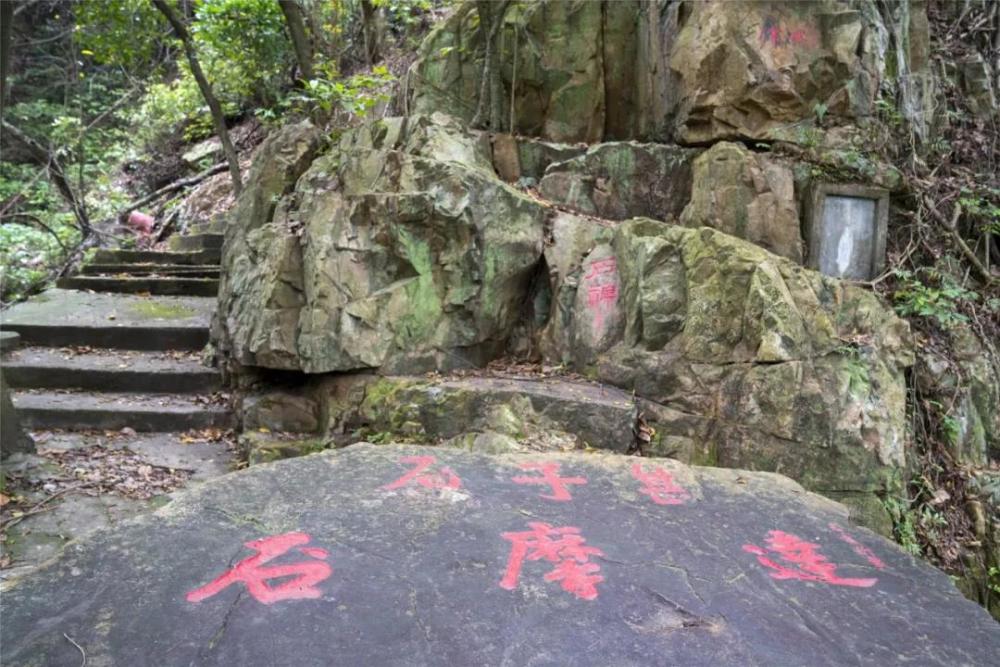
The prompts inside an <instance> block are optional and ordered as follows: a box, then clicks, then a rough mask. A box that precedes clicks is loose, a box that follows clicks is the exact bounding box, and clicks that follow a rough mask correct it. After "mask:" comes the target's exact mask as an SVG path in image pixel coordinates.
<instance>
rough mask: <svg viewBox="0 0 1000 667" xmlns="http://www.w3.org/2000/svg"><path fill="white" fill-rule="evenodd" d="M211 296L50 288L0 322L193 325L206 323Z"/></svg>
mask: <svg viewBox="0 0 1000 667" xmlns="http://www.w3.org/2000/svg"><path fill="white" fill-rule="evenodd" d="M214 310H215V299H214V298H213V297H192V296H180V297H170V296H157V297H147V296H138V295H128V294H103V293H95V292H86V291H80V290H64V289H50V290H46V291H45V292H42V293H41V294H39V295H38V296H36V297H34V298H32V299H29V300H28V301H25V302H24V303H19V304H17V305H16V306H13V307H12V308H9V309H7V310H5V311H4V312H3V315H2V317H0V320H2V323H3V325H31V326H45V325H47V326H72V327H138V328H144V329H145V328H155V327H167V328H179V327H192V328H196V329H201V328H205V327H207V326H208V324H209V321H210V320H211V317H212V312H213V311H214Z"/></svg>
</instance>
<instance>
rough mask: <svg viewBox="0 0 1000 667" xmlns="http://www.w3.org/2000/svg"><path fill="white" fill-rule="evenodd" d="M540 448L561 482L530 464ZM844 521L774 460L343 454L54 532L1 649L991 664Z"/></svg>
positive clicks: (980, 616)
mask: <svg viewBox="0 0 1000 667" xmlns="http://www.w3.org/2000/svg"><path fill="white" fill-rule="evenodd" d="M545 462H547V463H549V464H556V465H558V466H559V469H558V474H559V475H561V476H562V477H563V478H571V479H569V480H564V481H565V490H564V491H560V490H559V488H558V487H554V486H550V485H548V484H544V483H539V481H540V480H541V479H542V476H543V473H542V471H541V470H539V469H537V468H531V466H530V465H528V464H539V463H545ZM554 470H555V469H554V468H552V469H550V471H552V474H555V472H554ZM561 497H565V498H566V499H565V500H559V499H557V498H561ZM845 519H846V516H845V513H844V510H843V508H841V507H840V506H839V505H836V504H834V503H831V502H830V501H827V500H825V499H823V498H821V497H819V496H815V495H812V494H809V493H806V492H804V491H803V490H802V489H801V488H800V487H799V486H798V485H796V484H795V483H793V482H791V481H790V480H788V479H786V478H783V477H781V476H778V475H773V474H764V473H749V472H744V471H734V470H721V469H706V468H689V467H686V466H683V465H681V464H678V463H676V462H670V461H651V460H648V459H637V458H624V457H604V456H596V455H589V456H588V455H556V454H548V455H545V456H542V457H540V456H527V457H525V456H501V457H491V456H483V455H475V454H468V453H463V452H459V451H455V450H444V449H440V448H436V449H428V448H419V447H397V446H388V447H375V446H370V445H358V446H354V447H351V448H348V449H347V450H341V451H338V452H334V453H327V454H321V455H315V456H309V457H304V458H299V459H294V460H291V461H286V462H281V463H277V464H272V465H268V466H259V467H256V468H254V469H252V470H250V471H248V472H242V473H236V474H232V475H228V476H225V477H223V478H219V479H217V480H214V481H211V482H208V483H206V484H204V485H202V486H201V487H199V488H198V489H196V490H194V491H192V492H190V493H188V494H186V495H185V496H183V497H182V498H180V499H178V500H177V501H175V502H173V503H171V504H170V505H168V506H167V507H165V508H164V509H163V510H161V511H159V512H158V513H156V514H155V515H152V516H147V517H143V518H140V519H138V520H135V521H133V522H130V523H127V524H125V525H123V526H122V527H120V528H118V529H115V530H110V531H106V532H103V533H100V534H99V535H98V536H97V537H96V538H95V539H93V540H91V541H88V542H86V543H82V544H75V545H71V546H70V547H69V548H68V549H67V551H66V553H65V554H64V556H63V557H62V558H60V559H59V560H57V561H55V562H54V563H52V564H50V565H49V566H47V567H45V568H43V569H42V570H40V571H38V572H36V573H35V574H32V575H30V576H28V577H25V578H23V579H21V580H19V581H18V582H16V583H15V585H14V586H13V587H12V588H11V589H10V590H8V591H6V592H5V594H4V643H3V646H2V649H0V650H2V659H3V662H4V664H8V665H52V664H77V662H78V661H79V659H80V657H79V651H78V650H77V649H76V648H75V647H74V646H73V645H72V644H71V643H70V642H69V641H67V639H66V637H67V636H68V637H70V638H72V640H73V641H74V642H76V643H77V644H78V645H79V646H81V647H82V648H83V649H84V650H85V651H86V653H87V656H88V663H89V664H101V665H145V664H157V665H190V664H198V665H215V664H217V665H231V664H241V665H273V664H297V665H325V664H330V662H331V661H335V662H338V663H344V664H378V665H440V664H443V663H447V664H489V665H498V664H518V665H521V664H534V665H556V664H576V665H608V664H625V665H649V664H677V665H691V664H706V663H710V664H716V665H747V664H769V665H776V664H782V665H785V664H796V665H798V664H810V665H843V664H857V665H884V664H896V663H899V662H914V663H919V664H922V665H948V666H949V667H950V666H952V665H958V664H966V665H986V664H991V662H993V661H994V660H995V658H996V656H997V655H998V654H1000V626H997V625H996V623H995V622H994V621H993V620H992V619H991V618H990V617H989V615H988V614H987V613H986V611H985V610H983V609H982V608H980V607H977V606H976V605H975V604H973V603H971V602H969V601H967V600H965V599H963V598H962V597H961V595H960V594H959V593H958V591H957V590H956V589H955V588H954V586H953V585H952V584H951V582H950V581H949V580H948V578H947V577H946V576H945V575H944V574H942V573H940V572H938V571H936V570H934V569H933V568H931V567H929V566H928V565H925V564H923V563H921V562H919V561H917V560H915V559H913V558H912V557H910V556H908V555H906V554H904V553H903V552H902V551H901V550H900V549H899V548H898V547H896V546H895V545H893V544H892V543H890V542H888V541H887V540H884V539H882V538H880V537H877V536H875V535H873V534H872V533H869V532H868V531H865V530H862V529H858V528H855V527H852V526H850V525H848V523H847V522H846V520H845ZM245 543H247V544H248V545H249V548H248V546H244V544H245ZM520 549H523V551H520ZM255 552H256V555H255ZM519 556H520V557H523V558H520V557H519ZM268 561H272V562H270V563H268V564H267V565H265V562H268ZM233 568H235V570H234V569H233ZM227 572H229V574H228V575H227V574H226V573H227ZM220 577H221V578H220ZM282 577H283V578H282Z"/></svg>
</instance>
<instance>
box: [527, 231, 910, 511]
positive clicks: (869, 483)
mask: <svg viewBox="0 0 1000 667" xmlns="http://www.w3.org/2000/svg"><path fill="white" fill-rule="evenodd" d="M575 230H576V234H575V236H573V235H567V238H574V239H575V240H574V245H573V248H574V252H575V253H576V254H575V255H573V253H568V254H567V255H566V256H563V257H560V258H559V259H558V261H553V262H551V263H550V270H552V268H551V267H555V266H558V267H559V268H558V271H559V272H560V273H561V274H562V275H560V279H559V281H558V282H557V283H556V284H555V287H554V291H553V297H552V301H553V310H552V315H551V317H550V319H549V323H548V326H547V328H546V330H545V331H544V332H543V336H544V338H545V340H546V341H547V345H546V346H543V350H545V353H546V355H548V356H549V358H550V360H551V361H552V362H560V363H565V364H568V365H569V366H570V367H572V368H575V369H577V370H579V371H581V372H585V373H590V374H591V375H592V376H593V377H596V378H599V379H601V380H603V381H606V382H609V383H610V384H614V385H616V386H618V387H622V388H625V389H627V390H633V391H635V393H636V394H637V395H639V396H641V397H643V398H644V399H645V400H646V401H647V404H646V405H647V407H646V409H644V411H643V412H644V418H645V419H646V420H647V421H648V422H649V424H650V425H651V427H652V429H653V431H654V432H655V435H654V436H653V437H652V438H651V443H650V446H649V450H650V451H651V452H659V453H663V454H668V455H674V456H681V457H690V458H689V460H692V461H697V462H699V463H711V464H714V465H721V466H725V467H742V468H750V469H759V470H773V471H780V472H782V473H784V474H787V475H789V476H791V477H793V478H795V479H796V480H798V481H800V482H802V483H803V484H804V485H806V486H807V487H809V488H811V489H814V490H818V491H830V492H851V493H861V494H872V493H875V492H880V491H884V490H885V488H886V483H887V481H889V480H891V479H894V478H895V477H896V476H897V475H898V474H899V471H900V469H901V467H902V466H903V465H904V463H905V450H904V447H905V442H906V420H905V414H906V410H905V385H904V380H903V369H904V368H905V367H907V366H908V365H910V364H911V363H912V352H911V350H910V347H909V335H908V328H907V327H906V325H905V323H904V322H903V321H902V320H900V319H898V318H897V317H896V316H895V315H894V314H893V313H892V312H891V311H890V310H888V309H887V308H885V307H884V306H883V305H882V304H880V303H879V301H878V299H877V298H876V297H875V296H873V295H871V294H870V293H867V292H864V291H862V290H860V289H856V288H852V287H848V286H845V285H843V284H842V283H840V282H838V281H835V280H831V279H829V278H826V277H824V276H822V275H820V274H818V273H816V272H813V271H808V270H806V269H803V268H802V267H800V266H798V265H796V264H794V263H792V262H790V261H787V260H785V259H783V258H779V257H777V256H775V255H773V254H771V253H768V252H767V251H764V250H762V249H761V248H759V247H757V246H755V245H753V244H750V243H748V242H745V241H742V240H740V239H736V238H734V237H732V236H729V235H726V234H723V233H720V232H718V231H715V230H712V229H709V228H700V229H686V228H683V227H679V226H673V225H668V224H664V223H661V222H656V221H653V220H646V219H636V220H630V221H627V222H625V223H623V224H621V225H619V226H618V227H616V228H614V229H613V230H611V231H608V230H605V229H602V228H599V229H597V230H594V231H592V232H591V240H590V243H589V244H588V243H586V241H585V239H586V234H587V230H586V228H585V227H583V226H582V225H581V224H577V225H576V226H575ZM609 236H610V239H609ZM557 245H558V244H557ZM608 248H610V249H611V252H610V253H609V251H608ZM595 258H596V259H595ZM598 262H599V263H600V264H599V266H600V267H601V269H600V270H599V271H595V270H594V268H593V267H594V265H595V263H598ZM596 276H600V277H601V279H602V280H604V281H605V282H607V283H608V284H609V285H613V286H614V289H610V290H602V289H598V290H597V292H596V293H597V294H598V295H599V296H598V297H595V298H589V295H590V294H592V293H594V285H592V284H591V282H589V281H590V280H593V279H594V278H595V277H596ZM583 294H586V295H588V296H587V297H583V296H581V295H583ZM601 295H603V296H601ZM597 320H601V321H602V327H603V331H605V332H606V334H607V335H606V336H605V337H604V338H602V339H601V341H600V344H599V345H595V344H592V343H593V338H592V336H591V334H590V332H591V331H592V330H593V327H594V326H595V321H597ZM580 341H583V342H584V343H587V344H580Z"/></svg>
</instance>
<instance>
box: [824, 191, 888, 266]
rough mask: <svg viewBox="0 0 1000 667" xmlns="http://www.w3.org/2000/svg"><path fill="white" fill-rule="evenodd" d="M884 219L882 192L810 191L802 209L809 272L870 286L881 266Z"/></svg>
mask: <svg viewBox="0 0 1000 667" xmlns="http://www.w3.org/2000/svg"><path fill="white" fill-rule="evenodd" d="M888 219H889V193H888V191H886V190H883V189H881V188H873V187H867V186H863V185H852V184H836V183H819V184H816V185H814V186H813V188H812V194H811V197H810V201H809V203H808V205H807V207H806V228H807V236H808V239H809V262H808V264H809V266H810V267H811V268H814V269H816V270H817V271H820V272H821V273H824V274H826V275H828V276H833V277H835V278H844V279H847V280H871V279H872V278H874V277H875V276H877V275H878V273H879V272H880V271H882V269H883V267H884V266H885V239H886V226H887V224H888Z"/></svg>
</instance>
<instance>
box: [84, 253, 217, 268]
mask: <svg viewBox="0 0 1000 667" xmlns="http://www.w3.org/2000/svg"><path fill="white" fill-rule="evenodd" d="M221 259H222V253H221V251H219V250H194V251H190V252H172V251H169V250H98V251H97V252H96V253H95V254H94V258H93V262H95V263H97V264H167V265H176V264H184V265H192V264H197V265H204V264H218V263H219V262H220V260H221Z"/></svg>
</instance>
